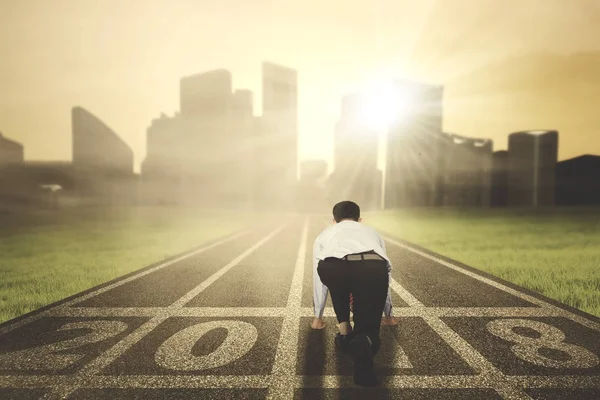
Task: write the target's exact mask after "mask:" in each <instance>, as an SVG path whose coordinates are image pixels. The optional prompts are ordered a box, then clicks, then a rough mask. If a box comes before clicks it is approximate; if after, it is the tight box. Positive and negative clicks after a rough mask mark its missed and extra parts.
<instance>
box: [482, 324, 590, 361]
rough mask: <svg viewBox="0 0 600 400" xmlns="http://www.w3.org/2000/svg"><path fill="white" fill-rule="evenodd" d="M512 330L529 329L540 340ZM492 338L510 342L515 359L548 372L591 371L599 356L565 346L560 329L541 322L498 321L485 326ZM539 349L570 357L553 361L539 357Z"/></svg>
mask: <svg viewBox="0 0 600 400" xmlns="http://www.w3.org/2000/svg"><path fill="white" fill-rule="evenodd" d="M514 328H529V329H533V330H534V331H536V332H538V333H539V334H540V335H541V336H540V337H539V338H532V337H529V336H524V335H520V334H518V333H516V332H515V331H514ZM487 329H488V330H489V331H490V332H491V333H492V334H494V335H496V336H498V337H499V338H501V339H504V340H507V341H509V342H513V343H516V344H515V345H513V346H512V347H511V350H512V351H513V353H515V355H516V356H517V357H519V358H521V359H522V360H525V361H527V362H530V363H532V364H536V365H539V366H542V367H550V368H592V367H595V366H596V365H598V363H599V362H600V360H598V356H597V355H596V354H594V353H592V352H591V351H589V350H588V349H585V348H583V347H580V346H577V345H574V344H570V343H565V342H564V340H565V334H564V333H563V331H561V330H560V329H558V328H556V327H554V326H551V325H548V324H545V323H543V322H540V321H533V320H528V319H498V320H494V321H491V322H489V323H488V324H487ZM542 348H547V349H553V350H558V351H561V352H563V353H566V354H568V355H569V356H570V359H569V360H555V359H552V358H548V357H546V356H544V355H542V354H540V352H539V350H540V349H542Z"/></svg>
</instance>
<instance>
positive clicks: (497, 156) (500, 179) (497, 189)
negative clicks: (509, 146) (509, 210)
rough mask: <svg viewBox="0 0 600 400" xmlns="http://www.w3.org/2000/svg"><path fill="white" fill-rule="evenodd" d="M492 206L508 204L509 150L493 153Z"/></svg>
mask: <svg viewBox="0 0 600 400" xmlns="http://www.w3.org/2000/svg"><path fill="white" fill-rule="evenodd" d="M491 206H492V207H506V206H508V151H506V150H501V151H496V152H494V153H493V154H492V188H491Z"/></svg>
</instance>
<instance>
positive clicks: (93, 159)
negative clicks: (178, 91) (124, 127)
mask: <svg viewBox="0 0 600 400" xmlns="http://www.w3.org/2000/svg"><path fill="white" fill-rule="evenodd" d="M71 122H72V143H73V147H72V151H73V153H72V157H73V161H72V162H69V161H23V157H22V154H23V147H22V146H21V145H18V146H13V150H12V151H13V152H14V153H15V154H16V155H13V160H15V161H18V162H13V163H6V164H3V165H2V167H0V200H2V202H3V203H9V204H19V205H31V206H40V207H47V206H51V207H56V206H58V204H59V203H60V204H61V205H82V204H123V203H128V204H131V203H133V202H135V200H136V195H137V177H136V176H135V175H134V173H133V152H132V150H131V149H130V148H129V146H127V144H125V142H123V140H121V138H119V136H118V135H117V134H116V133H115V132H114V131H113V130H112V129H110V128H109V127H108V126H106V125H105V124H104V123H103V122H102V121H101V120H99V119H98V118H97V117H95V116H94V115H93V114H91V113H90V112H88V111H86V110H85V109H83V108H81V107H74V108H73V109H72V110H71ZM59 200H60V201H59Z"/></svg>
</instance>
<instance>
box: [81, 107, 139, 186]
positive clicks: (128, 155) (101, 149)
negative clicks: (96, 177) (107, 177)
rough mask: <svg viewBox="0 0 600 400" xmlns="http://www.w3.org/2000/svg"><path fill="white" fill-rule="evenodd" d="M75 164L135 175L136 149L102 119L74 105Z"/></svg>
mask: <svg viewBox="0 0 600 400" xmlns="http://www.w3.org/2000/svg"><path fill="white" fill-rule="evenodd" d="M71 116H72V130H73V166H74V167H77V168H87V169H93V170H97V171H102V172H109V173H117V174H133V150H131V148H130V147H129V146H128V145H127V143H125V142H124V141H123V139H121V138H120V137H119V136H118V135H117V134H116V133H115V132H114V131H113V130H112V129H110V128H109V127H108V126H106V125H105V124H104V123H103V122H102V121H101V120H100V119H98V118H97V117H96V116H94V115H93V114H91V113H90V112H89V111H87V110H85V109H83V108H81V107H73V109H72V112H71Z"/></svg>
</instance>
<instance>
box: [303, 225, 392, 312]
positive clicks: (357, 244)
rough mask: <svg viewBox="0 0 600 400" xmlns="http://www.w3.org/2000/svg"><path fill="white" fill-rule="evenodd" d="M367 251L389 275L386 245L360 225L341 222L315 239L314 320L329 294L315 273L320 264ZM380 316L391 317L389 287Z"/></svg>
mask: <svg viewBox="0 0 600 400" xmlns="http://www.w3.org/2000/svg"><path fill="white" fill-rule="evenodd" d="M370 250H373V251H375V253H377V254H379V255H380V256H381V257H383V258H385V259H386V260H387V262H388V274H390V271H391V269H392V263H391V262H390V259H389V258H388V256H387V253H386V251H385V243H384V241H383V239H382V238H381V236H380V235H379V233H377V231H376V230H375V229H373V228H371V227H369V226H366V225H364V224H362V223H360V222H356V221H351V220H344V221H341V222H338V223H337V224H333V225H332V226H330V227H328V228H327V229H325V230H324V231H323V232H321V234H320V235H319V236H317V238H316V239H315V243H314V245H313V305H314V311H315V317H316V318H321V317H323V311H324V310H325V303H326V301H327V293H328V292H329V289H328V288H327V286H325V285H323V283H322V282H321V278H319V273H318V272H317V267H318V265H319V260H324V259H325V258H327V257H335V258H343V257H344V256H347V255H348V254H355V253H362V252H365V251H370ZM390 279H391V275H390ZM383 312H384V314H385V316H386V317H389V316H391V315H392V298H391V294H390V289H389V287H388V293H387V298H386V301H385V307H384V309H383Z"/></svg>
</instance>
